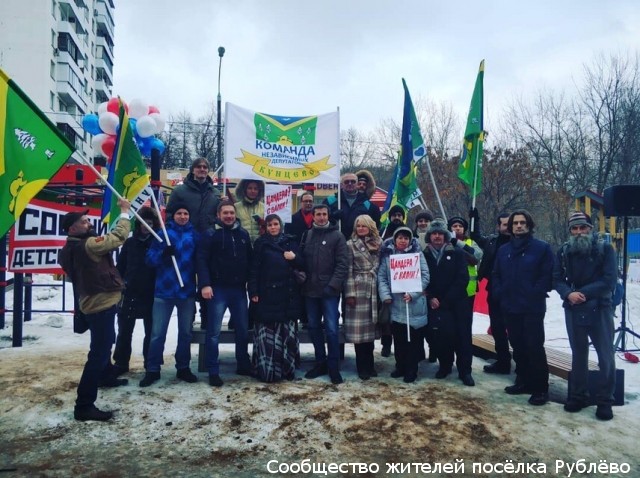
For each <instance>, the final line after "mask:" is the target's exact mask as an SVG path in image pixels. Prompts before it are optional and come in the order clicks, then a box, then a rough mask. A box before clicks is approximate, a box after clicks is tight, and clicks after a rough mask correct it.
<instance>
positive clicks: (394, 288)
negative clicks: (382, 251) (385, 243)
mask: <svg viewBox="0 0 640 478" xmlns="http://www.w3.org/2000/svg"><path fill="white" fill-rule="evenodd" d="M420 254H421V253H420V252H416V253H414V254H392V255H391V256H389V266H390V269H391V292H393V293H394V294H398V293H403V292H422V275H421V274H420Z"/></svg>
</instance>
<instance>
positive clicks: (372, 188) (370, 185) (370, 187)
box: [356, 169, 376, 199]
mask: <svg viewBox="0 0 640 478" xmlns="http://www.w3.org/2000/svg"><path fill="white" fill-rule="evenodd" d="M356 176H357V177H360V176H366V177H367V178H368V182H367V189H366V191H365V192H364V194H365V196H367V199H371V196H373V193H374V192H376V180H375V179H374V178H373V174H371V172H369V171H367V170H366V169H361V170H360V171H356Z"/></svg>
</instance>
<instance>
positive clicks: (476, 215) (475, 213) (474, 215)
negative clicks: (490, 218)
mask: <svg viewBox="0 0 640 478" xmlns="http://www.w3.org/2000/svg"><path fill="white" fill-rule="evenodd" d="M469 219H475V220H476V221H479V220H480V213H479V212H478V208H477V207H472V208H471V209H469Z"/></svg>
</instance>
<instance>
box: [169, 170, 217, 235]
mask: <svg viewBox="0 0 640 478" xmlns="http://www.w3.org/2000/svg"><path fill="white" fill-rule="evenodd" d="M219 202H220V191H219V190H218V188H216V187H215V186H214V185H213V180H212V179H211V177H209V176H207V179H206V181H205V182H204V183H203V184H200V183H199V182H198V181H196V180H195V178H194V176H193V173H189V174H188V175H187V177H186V178H185V179H184V182H183V183H182V184H181V185H179V186H176V187H175V188H174V190H173V192H172V193H171V195H170V196H169V202H168V203H167V217H173V213H174V212H176V211H175V208H176V205H179V204H182V205H184V206H186V207H188V208H189V222H191V224H193V227H195V229H196V231H198V232H203V231H206V230H207V229H208V228H209V227H211V226H213V224H214V222H215V220H216V217H217V214H218V203H219Z"/></svg>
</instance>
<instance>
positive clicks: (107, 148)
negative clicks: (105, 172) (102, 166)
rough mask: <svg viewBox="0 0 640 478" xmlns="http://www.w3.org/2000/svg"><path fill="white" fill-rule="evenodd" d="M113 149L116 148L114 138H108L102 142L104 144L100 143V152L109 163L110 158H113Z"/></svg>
mask: <svg viewBox="0 0 640 478" xmlns="http://www.w3.org/2000/svg"><path fill="white" fill-rule="evenodd" d="M115 147H116V137H115V136H109V137H108V138H107V139H105V140H104V143H102V152H103V153H104V154H105V156H106V157H107V159H108V160H109V161H111V156H113V150H114V149H115Z"/></svg>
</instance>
